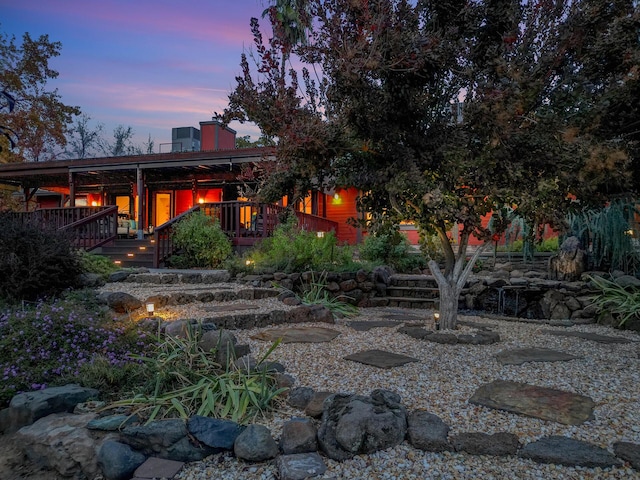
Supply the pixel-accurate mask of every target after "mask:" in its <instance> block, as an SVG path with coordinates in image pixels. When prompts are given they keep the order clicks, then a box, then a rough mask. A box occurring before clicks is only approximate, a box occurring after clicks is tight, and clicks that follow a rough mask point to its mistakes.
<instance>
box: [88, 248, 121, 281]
mask: <svg viewBox="0 0 640 480" xmlns="http://www.w3.org/2000/svg"><path fill="white" fill-rule="evenodd" d="M80 265H81V267H82V271H83V272H86V273H96V274H98V275H101V276H103V277H105V278H106V277H108V276H109V275H110V274H111V273H113V272H115V271H116V270H119V269H120V267H118V266H117V265H116V264H115V263H113V262H112V261H111V259H110V258H108V257H105V256H103V255H95V254H93V253H88V252H84V251H82V252H80Z"/></svg>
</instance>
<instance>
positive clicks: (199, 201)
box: [198, 197, 204, 205]
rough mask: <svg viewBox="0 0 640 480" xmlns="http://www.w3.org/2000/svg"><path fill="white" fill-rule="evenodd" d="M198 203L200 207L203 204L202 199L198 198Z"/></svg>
mask: <svg viewBox="0 0 640 480" xmlns="http://www.w3.org/2000/svg"><path fill="white" fill-rule="evenodd" d="M198 203H199V204H200V205H202V204H203V203H204V198H202V197H200V198H199V199H198Z"/></svg>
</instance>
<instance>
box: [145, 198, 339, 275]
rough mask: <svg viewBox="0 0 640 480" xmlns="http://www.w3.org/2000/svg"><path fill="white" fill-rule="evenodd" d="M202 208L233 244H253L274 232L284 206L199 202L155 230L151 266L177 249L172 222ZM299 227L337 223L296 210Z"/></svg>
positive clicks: (320, 228)
mask: <svg viewBox="0 0 640 480" xmlns="http://www.w3.org/2000/svg"><path fill="white" fill-rule="evenodd" d="M195 211H203V212H205V213H206V214H207V215H208V216H210V217H212V218H215V219H216V220H217V221H218V222H219V224H220V227H221V228H222V230H223V231H224V232H225V233H226V234H227V236H228V237H229V238H230V239H231V242H232V243H233V245H234V246H236V247H243V246H253V245H255V243H256V242H258V241H259V240H261V239H263V238H266V237H269V236H271V235H272V234H273V231H274V230H275V229H276V227H277V226H278V225H279V224H280V223H281V222H282V220H283V218H284V217H285V213H286V211H287V209H286V208H285V207H281V206H279V205H274V204H269V203H258V202H248V201H237V200H232V201H226V202H213V203H204V204H199V205H196V206H194V207H193V208H191V209H190V210H187V211H186V212H184V213H182V214H180V215H179V216H177V217H175V218H172V219H171V220H169V221H168V222H166V223H164V224H162V225H160V226H159V227H157V228H156V229H155V230H154V233H153V235H154V240H155V255H154V264H153V265H154V268H158V267H159V266H160V265H161V264H163V263H165V262H166V261H167V260H168V259H169V258H170V257H171V256H172V255H174V254H175V253H176V252H177V249H176V248H175V246H174V245H173V241H172V239H171V234H172V232H173V226H174V225H175V224H176V223H177V222H179V221H180V220H182V219H183V218H184V217H185V216H186V215H189V214H190V213H192V212H195ZM295 214H296V218H297V220H298V225H299V226H300V228H302V229H304V230H308V231H312V232H330V231H336V230H337V228H338V224H337V223H336V222H334V221H332V220H328V219H326V218H323V217H319V216H317V215H310V214H308V213H302V212H295Z"/></svg>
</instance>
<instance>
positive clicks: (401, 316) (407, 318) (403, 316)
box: [385, 313, 423, 322]
mask: <svg viewBox="0 0 640 480" xmlns="http://www.w3.org/2000/svg"><path fill="white" fill-rule="evenodd" d="M385 318H387V319H388V320H395V321H397V322H415V321H420V320H422V319H423V317H420V316H418V315H412V314H410V313H392V314H391V315H385Z"/></svg>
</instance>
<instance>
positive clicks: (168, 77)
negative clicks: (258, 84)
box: [0, 0, 269, 152]
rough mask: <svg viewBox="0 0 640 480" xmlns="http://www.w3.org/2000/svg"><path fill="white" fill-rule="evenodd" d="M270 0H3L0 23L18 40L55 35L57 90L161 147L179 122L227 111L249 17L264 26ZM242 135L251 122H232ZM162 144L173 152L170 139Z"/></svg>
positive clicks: (108, 124) (108, 127) (96, 117)
mask: <svg viewBox="0 0 640 480" xmlns="http://www.w3.org/2000/svg"><path fill="white" fill-rule="evenodd" d="M268 3H269V2H267V1H266V0H233V1H229V0H191V1H189V2H183V1H178V0H174V1H171V0H99V1H97V0H17V1H8V0H0V12H1V13H0V30H1V31H2V32H3V33H5V34H9V35H12V34H13V35H15V36H16V38H17V39H18V41H21V38H22V34H23V33H24V32H29V34H30V35H31V37H32V38H38V37H39V36H40V35H42V34H48V35H49V40H51V41H60V42H61V43H62V51H61V55H60V56H59V57H57V58H55V59H53V61H52V62H51V66H52V68H53V69H55V70H57V71H58V72H59V74H60V75H59V77H58V78H57V79H56V80H53V81H50V82H49V83H48V86H49V87H50V88H57V89H58V91H59V94H60V95H61V97H62V101H63V102H64V103H65V104H67V105H74V106H78V107H80V108H81V110H82V112H83V113H86V114H88V115H89V116H90V117H91V119H92V125H95V124H96V123H102V124H104V126H105V133H104V135H105V137H111V135H112V132H113V129H114V128H115V127H116V126H117V125H119V124H122V125H124V126H131V127H132V128H133V130H134V131H135V133H136V138H135V143H136V144H138V145H141V144H142V143H143V142H145V141H146V140H147V138H148V136H149V134H151V138H152V139H153V140H154V141H155V151H158V146H159V145H160V144H162V143H165V144H166V143H168V142H171V128H172V127H188V126H193V127H196V128H198V127H199V122H201V121H206V120H210V119H211V116H212V113H213V112H215V111H217V112H221V111H222V110H223V109H224V108H225V106H226V105H227V101H228V98H227V97H228V94H229V92H230V91H231V90H233V88H234V87H235V77H236V76H237V75H238V74H239V73H240V55H241V54H242V52H243V51H244V50H248V49H250V48H252V47H253V43H252V36H251V31H250V28H249V21H250V19H251V17H258V18H259V19H260V21H261V25H263V26H264V27H266V26H267V22H268V21H267V19H264V20H263V19H262V18H261V14H262V11H263V10H264V9H265V8H266V6H267V5H268ZM230 126H231V128H233V129H235V130H237V131H238V136H243V135H251V136H252V137H253V138H254V139H257V137H258V136H259V130H258V129H257V127H255V126H254V125H249V124H245V125H241V124H239V123H235V124H231V125H230ZM162 148H163V149H162V151H163V152H166V151H168V149H169V147H168V146H166V145H165V146H163V147H162Z"/></svg>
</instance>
